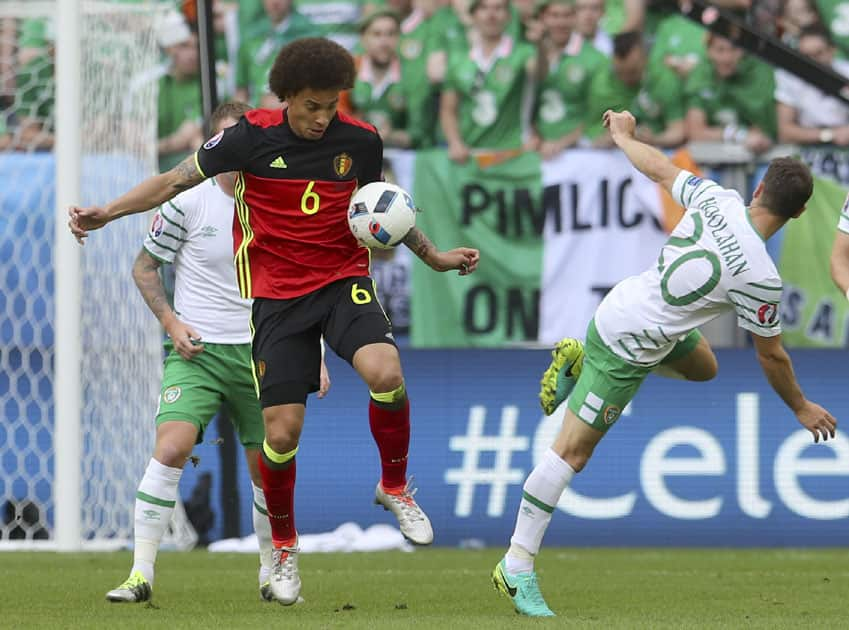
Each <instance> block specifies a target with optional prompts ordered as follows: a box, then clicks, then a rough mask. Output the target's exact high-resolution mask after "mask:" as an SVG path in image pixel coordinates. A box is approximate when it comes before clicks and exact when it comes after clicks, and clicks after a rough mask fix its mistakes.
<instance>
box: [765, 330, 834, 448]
mask: <svg viewBox="0 0 849 630" xmlns="http://www.w3.org/2000/svg"><path fill="white" fill-rule="evenodd" d="M752 340H753V341H754V344H755V352H757V355H758V361H760V364H761V369H762V370H763V372H764V374H765V375H766V378H767V380H768V381H769V384H770V385H771V386H772V388H773V389H774V390H775V392H776V393H777V394H778V395H779V396H781V399H782V400H783V401H784V402H785V404H786V405H787V406H788V407H790V409H791V410H792V411H793V413H795V414H796V418H797V419H798V420H799V422H800V423H801V425H802V426H803V427H805V428H806V429H807V430H808V431H810V432H811V433H812V434H813V436H814V442H819V440H820V437H822V439H823V440H827V439H828V438H829V437H834V432H835V430H836V429H837V420H835V419H834V417H833V416H832V415H831V414H830V413H829V412H828V410H827V409H825V408H823V407H821V406H820V405H818V404H816V403H815V402H811V401H810V400H808V399H807V398H805V395H804V394H803V393H802V388H801V387H799V383H798V382H797V381H796V375H795V374H794V372H793V363H792V362H791V361H790V356H789V355H788V354H787V351H786V350H785V349H784V346H783V345H782V344H781V335H775V336H774V337H761V336H760V335H756V334H754V333H753V334H752Z"/></svg>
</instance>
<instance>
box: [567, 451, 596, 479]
mask: <svg viewBox="0 0 849 630" xmlns="http://www.w3.org/2000/svg"><path fill="white" fill-rule="evenodd" d="M592 454H593V453H592V451H587V450H586V449H581V448H570V449H567V450H566V452H565V453H564V454H563V455H561V457H562V458H563V461H564V462H566V463H567V464H569V466H570V467H571V468H572V470H574V471H575V472H576V473H577V472H581V471H582V470H583V469H584V467H585V466H586V465H587V462H588V461H590V457H591V456H592Z"/></svg>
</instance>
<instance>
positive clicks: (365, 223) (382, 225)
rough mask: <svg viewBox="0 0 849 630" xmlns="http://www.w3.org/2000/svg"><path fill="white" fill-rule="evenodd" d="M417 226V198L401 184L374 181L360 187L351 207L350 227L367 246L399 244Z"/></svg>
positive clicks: (380, 246)
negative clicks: (415, 203) (411, 195)
mask: <svg viewBox="0 0 849 630" xmlns="http://www.w3.org/2000/svg"><path fill="white" fill-rule="evenodd" d="M415 225H416V206H415V205H414V204H413V198H412V197H410V195H409V193H407V191H405V190H404V189H403V188H401V187H400V186H396V185H395V184H388V183H386V182H372V183H371V184H366V185H365V186H363V187H362V188H360V189H359V190H358V191H357V192H356V194H355V195H354V196H353V197H352V198H351V205H350V206H349V207H348V226H349V227H350V228H351V233H352V234H353V235H354V237H355V238H356V239H357V240H358V241H359V242H360V243H361V244H362V245H364V246H366V247H376V248H378V249H389V248H391V247H395V246H396V245H397V244H398V243H400V242H401V240H402V239H403V238H404V237H405V236H407V234H408V233H409V231H410V230H411V229H413V227H414V226H415Z"/></svg>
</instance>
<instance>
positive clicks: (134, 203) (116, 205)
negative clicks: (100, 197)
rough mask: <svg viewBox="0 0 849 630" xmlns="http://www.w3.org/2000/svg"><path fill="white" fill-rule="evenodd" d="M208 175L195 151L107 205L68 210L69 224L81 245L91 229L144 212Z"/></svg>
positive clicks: (198, 182) (72, 207) (75, 207)
mask: <svg viewBox="0 0 849 630" xmlns="http://www.w3.org/2000/svg"><path fill="white" fill-rule="evenodd" d="M204 179H205V177H204V176H203V175H201V173H200V172H199V171H198V168H197V165H196V163H195V156H194V154H192V155H190V156H189V157H187V158H186V159H185V160H183V161H182V162H180V163H179V164H178V165H177V166H175V167H174V168H172V169H171V170H170V171H166V172H165V173H160V174H159V175H154V176H153V177H149V178H147V179H146V180H144V181H143V182H142V183H141V184H139V185H138V186H136V187H135V188H133V189H132V190H130V191H129V192H127V193H124V194H123V195H121V196H120V197H118V198H117V199H115V200H114V201H112V202H110V203H108V204H106V205H105V206H89V207H88V208H80V207H79V206H71V207H70V208H69V209H68V215H69V217H70V218H69V220H68V227H69V228H70V229H71V233H72V234H73V235H74V236H75V237H76V239H77V241H78V242H79V243H80V244H81V245H82V243H83V240H84V239H85V238H86V237H87V236H88V232H89V230H97V229H99V228H102V227H103V226H104V225H106V224H107V223H109V222H110V221H114V220H115V219H118V218H120V217H123V216H126V215H128V214H136V213H138V212H145V211H147V210H150V209H151V208H156V207H157V206H160V205H162V204H163V203H165V202H166V201H169V200H170V199H173V198H174V197H176V196H177V195H178V194H179V193H181V192H183V191H184V190H187V189H189V188H191V187H193V186H196V185H198V184H200V183H201V182H202V181H203V180H204Z"/></svg>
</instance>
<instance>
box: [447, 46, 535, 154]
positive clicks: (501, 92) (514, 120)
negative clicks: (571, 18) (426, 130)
mask: <svg viewBox="0 0 849 630" xmlns="http://www.w3.org/2000/svg"><path fill="white" fill-rule="evenodd" d="M499 47H500V48H503V51H502V53H501V56H500V57H499V58H498V59H497V60H496V61H495V63H493V64H492V67H491V68H490V69H489V71H488V72H482V71H481V70H480V69H479V67H478V64H477V63H475V61H474V60H473V59H472V56H471V52H469V53H455V54H454V55H452V57H451V58H450V59H449V62H448V71H447V73H446V77H445V89H448V90H453V91H455V92H456V93H457V96H458V100H459V105H458V118H459V124H460V137H461V138H462V139H463V142H465V143H466V145H467V146H469V147H472V148H485V149H512V148H517V147H519V146H521V144H522V131H523V130H522V126H523V125H522V108H523V104H524V103H523V102H524V100H525V98H524V97H525V95H526V92H525V89H526V86H527V79H528V77H527V72H526V70H525V69H526V66H527V64H528V60H530V59H531V58H532V57H533V56H534V54H535V53H536V51H535V49H534V47H533V46H530V45H528V44H521V43H520V44H518V45H517V44H516V43H515V40H514V39H512V38H508V37H505V38H504V39H503V40H502V43H501V44H499Z"/></svg>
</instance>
